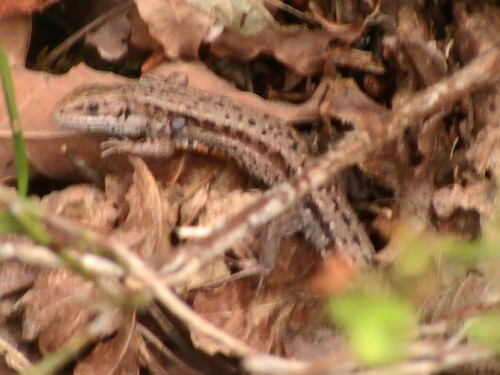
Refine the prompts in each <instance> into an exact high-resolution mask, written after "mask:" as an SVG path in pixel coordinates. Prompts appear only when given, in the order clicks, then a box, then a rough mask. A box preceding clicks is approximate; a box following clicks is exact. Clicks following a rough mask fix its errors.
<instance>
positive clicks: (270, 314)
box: [191, 281, 293, 354]
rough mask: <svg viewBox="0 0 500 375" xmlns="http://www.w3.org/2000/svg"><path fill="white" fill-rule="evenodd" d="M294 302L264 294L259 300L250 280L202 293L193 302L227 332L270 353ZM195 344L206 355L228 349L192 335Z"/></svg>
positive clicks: (204, 315) (197, 309)
mask: <svg viewBox="0 0 500 375" xmlns="http://www.w3.org/2000/svg"><path fill="white" fill-rule="evenodd" d="M292 305H293V303H292V302H291V300H290V299H288V300H287V299H285V298H284V297H283V296H282V295H281V294H279V295H278V294H270V293H266V295H264V293H262V294H260V295H259V296H258V297H255V295H254V291H253V290H252V289H250V288H249V283H248V282H246V281H240V282H234V283H231V284H228V285H226V286H225V287H224V288H222V289H220V290H218V291H215V292H204V293H201V292H200V293H198V294H197V295H196V297H195V299H194V301H193V307H194V309H195V311H196V312H198V313H199V314H201V315H202V316H203V317H204V318H205V319H207V320H208V321H210V322H211V323H212V324H215V325H216V326H217V327H219V328H221V329H223V330H224V331H226V332H227V333H230V334H232V335H233V336H235V337H238V338H239V339H241V340H244V341H245V342H246V343H248V344H249V345H251V346H252V347H254V348H256V349H258V350H261V351H264V352H269V351H270V350H271V348H272V346H273V344H274V343H275V340H276V339H277V337H278V336H279V335H280V332H281V331H282V330H283V329H284V328H285V317H286V316H288V315H289V314H290V311H291V309H292ZM191 338H192V340H193V343H194V345H195V346H196V347H197V348H199V349H202V350H203V351H205V352H206V353H210V354H215V353H218V352H221V351H222V352H223V351H224V348H222V347H220V346H219V345H217V344H215V343H213V342H212V341H211V340H209V339H207V338H206V337H205V336H202V335H198V334H197V333H196V332H192V333H191Z"/></svg>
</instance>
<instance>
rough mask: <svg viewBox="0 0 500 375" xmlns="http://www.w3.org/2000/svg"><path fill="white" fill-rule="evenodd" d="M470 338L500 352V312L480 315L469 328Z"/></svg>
mask: <svg viewBox="0 0 500 375" xmlns="http://www.w3.org/2000/svg"><path fill="white" fill-rule="evenodd" d="M469 338H470V339H471V340H473V341H477V342H479V343H481V344H483V345H485V346H487V347H488V348H491V349H493V350H494V351H495V352H496V353H497V354H500V312H492V313H488V314H485V315H483V316H480V317H478V318H477V319H475V320H474V322H473V323H472V324H471V326H470V328H469Z"/></svg>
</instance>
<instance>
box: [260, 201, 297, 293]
mask: <svg viewBox="0 0 500 375" xmlns="http://www.w3.org/2000/svg"><path fill="white" fill-rule="evenodd" d="M303 229H304V220H303V218H302V209H301V207H300V206H294V207H292V208H291V209H289V210H287V211H285V212H284V213H283V214H281V215H280V216H278V217H277V218H275V219H274V220H272V221H271V222H269V223H268V224H267V225H266V226H265V227H264V228H263V229H261V230H260V231H259V234H258V237H257V240H258V241H259V244H258V245H259V249H260V253H259V268H260V278H259V286H258V290H260V289H261V288H262V286H263V283H264V280H265V278H266V277H267V276H268V275H269V274H270V273H271V271H272V270H273V269H274V268H275V266H276V264H277V261H278V256H279V253H280V244H281V240H282V239H283V238H285V237H289V236H291V235H293V234H296V233H298V232H300V231H302V230H303Z"/></svg>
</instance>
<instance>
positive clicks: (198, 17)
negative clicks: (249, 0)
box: [135, 0, 215, 59]
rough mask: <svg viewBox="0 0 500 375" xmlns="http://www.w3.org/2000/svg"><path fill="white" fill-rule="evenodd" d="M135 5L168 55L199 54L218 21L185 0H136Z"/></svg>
mask: <svg viewBox="0 0 500 375" xmlns="http://www.w3.org/2000/svg"><path fill="white" fill-rule="evenodd" d="M135 4H136V5H137V9H138V10H139V14H140V16H141V18H142V19H143V20H144V22H146V24H147V25H148V26H149V32H150V34H151V36H152V37H153V38H154V39H156V40H157V41H159V42H160V43H161V44H162V46H163V50H164V52H165V55H166V56H168V57H169V58H171V59H178V58H179V57H198V50H199V48H200V45H201V42H202V41H203V39H204V38H205V37H206V35H207V33H208V32H209V30H210V28H211V26H212V25H213V24H214V23H215V17H214V16H211V15H209V14H207V13H204V12H202V11H200V10H198V9H196V8H195V7H193V6H192V5H189V4H187V3H186V2H184V1H182V0H136V1H135Z"/></svg>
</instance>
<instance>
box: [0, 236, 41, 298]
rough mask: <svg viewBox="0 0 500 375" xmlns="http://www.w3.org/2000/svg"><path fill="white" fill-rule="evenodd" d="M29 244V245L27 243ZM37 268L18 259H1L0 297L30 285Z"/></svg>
mask: <svg viewBox="0 0 500 375" xmlns="http://www.w3.org/2000/svg"><path fill="white" fill-rule="evenodd" d="M28 246H29V245H28ZM37 274H38V269H36V268H35V267H33V266H30V265H27V264H22V263H20V262H18V261H13V260H8V261H2V263H1V264H0V297H4V296H6V295H8V294H11V293H15V292H18V291H20V290H22V289H24V288H27V287H28V286H30V285H31V284H32V283H33V282H34V281H35V279H36V275H37Z"/></svg>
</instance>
